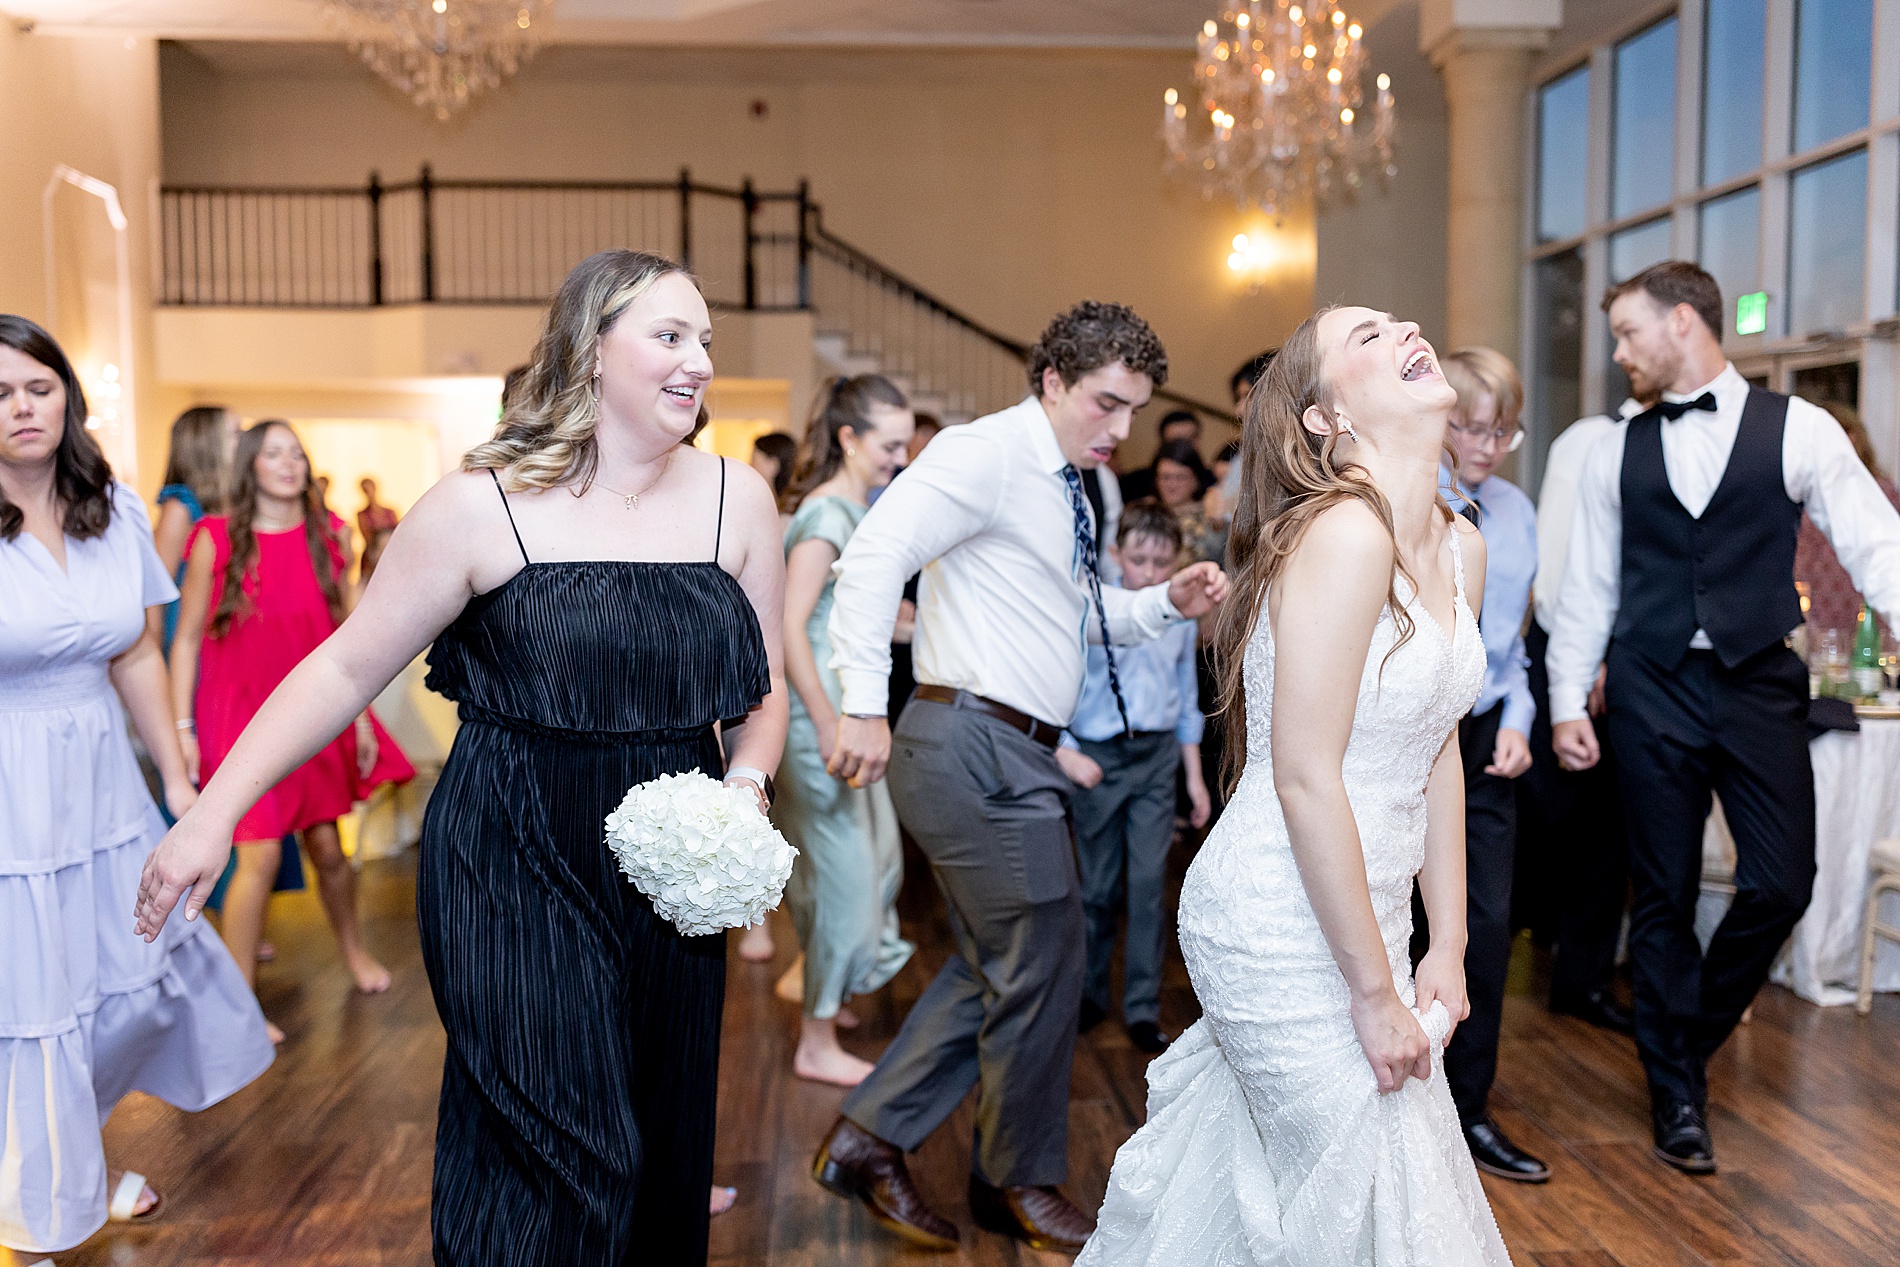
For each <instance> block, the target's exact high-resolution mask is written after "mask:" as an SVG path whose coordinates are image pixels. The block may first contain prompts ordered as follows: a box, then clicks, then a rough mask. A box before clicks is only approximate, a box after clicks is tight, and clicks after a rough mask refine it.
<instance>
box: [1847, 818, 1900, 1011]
mask: <svg viewBox="0 0 1900 1267" xmlns="http://www.w3.org/2000/svg"><path fill="white" fill-rule="evenodd" d="M1867 865H1868V866H1869V867H1871V868H1872V869H1873V873H1874V879H1873V884H1872V885H1871V886H1870V887H1869V888H1868V890H1867V919H1866V927H1865V931H1863V932H1862V933H1861V943H1860V997H1859V998H1857V999H1855V1000H1854V1010H1855V1011H1856V1012H1859V1013H1860V1014H1861V1015H1862V1016H1865V1015H1867V1013H1868V1011H1869V1010H1870V1009H1871V1008H1872V1007H1873V1005H1874V939H1875V938H1876V937H1885V938H1886V939H1887V940H1888V941H1894V942H1900V928H1896V927H1894V926H1893V925H1892V924H1883V923H1881V922H1880V895H1881V894H1883V893H1900V839H1892V840H1879V841H1875V842H1874V847H1873V851H1872V853H1871V854H1870V855H1869V856H1868V859H1867Z"/></svg>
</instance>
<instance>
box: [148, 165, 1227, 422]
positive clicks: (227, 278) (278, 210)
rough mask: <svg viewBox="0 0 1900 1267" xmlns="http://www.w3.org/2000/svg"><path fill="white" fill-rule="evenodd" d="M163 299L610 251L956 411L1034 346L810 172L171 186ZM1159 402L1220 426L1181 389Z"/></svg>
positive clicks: (470, 297)
mask: <svg viewBox="0 0 1900 1267" xmlns="http://www.w3.org/2000/svg"><path fill="white" fill-rule="evenodd" d="M159 211H160V221H159V239H160V240H159V248H160V249H159V256H160V278H159V302H160V303H161V304H165V305H175V306H186V307H190V306H218V307H231V306H239V307H243V306H250V307H272V308H374V307H380V306H384V305H395V304H416V303H426V304H488V305H516V304H519V305H541V304H545V303H546V302H547V301H548V298H549V296H551V295H552V294H553V293H554V291H555V289H556V288H557V287H558V286H559V285H560V282H561V279H562V278H563V277H565V276H566V274H567V271H568V270H569V269H570V268H572V267H573V266H574V264H575V263H577V262H578V261H580V260H581V259H583V258H585V257H586V256H588V255H590V254H592V253H593V252H595V251H599V250H604V249H606V248H609V247H634V248H637V249H640V250H647V251H653V252H655V253H657V254H663V255H669V256H671V257H672V258H675V259H678V260H680V261H681V262H682V263H684V264H686V265H687V267H689V268H691V269H692V270H693V271H694V273H695V274H696V275H697V276H698V277H699V279H700V281H701V284H702V286H703V288H704V290H705V293H706V298H707V300H708V302H709V303H711V304H712V305H713V306H714V307H715V308H722V309H728V310H740V311H747V312H810V313H812V314H813V319H814V324H815V326H816V335H815V338H814V341H813V348H812V351H813V355H814V357H815V359H816V361H817V363H818V365H820V366H821V367H823V368H824V369H825V370H826V371H827V372H829V373H835V374H864V373H882V374H884V375H886V376H887V377H889V378H891V379H892V380H893V381H895V382H897V383H898V385H899V386H900V387H902V388H903V389H904V391H905V394H906V395H908V396H909V397H910V398H911V400H912V402H913V404H914V405H915V407H916V408H917V409H919V410H921V411H924V412H928V413H934V414H936V415H937V416H938V417H940V418H942V419H943V420H944V421H945V422H947V423H949V422H964V421H968V420H969V419H971V418H974V417H977V416H979V415H981V414H985V413H990V412H993V411H995V410H997V409H1001V408H1004V407H1005V406H1008V405H1012V404H1014V403H1015V402H1017V401H1018V400H1021V399H1022V397H1023V395H1024V393H1025V392H1026V391H1027V390H1028V382H1027V379H1026V376H1025V374H1026V365H1027V360H1028V346H1027V345H1026V344H1024V343H1021V342H1019V341H1017V340H1015V339H1012V338H1010V337H1009V336H1007V335H1004V334H1001V333H999V332H997V331H995V330H992V329H990V328H989V327H988V326H986V325H984V324H983V323H981V322H979V321H977V320H976V319H974V318H972V317H970V316H968V315H966V314H965V313H963V312H961V311H959V310H957V309H956V308H954V307H952V306H950V305H949V304H947V303H945V302H944V301H942V300H941V299H939V298H937V297H936V296H935V295H932V294H931V293H930V292H928V291H926V290H925V289H924V288H923V287H921V286H918V285H917V284H915V283H914V282H912V281H910V280H909V279H907V278H905V277H904V276H903V275H902V274H901V273H899V272H897V270H895V269H893V268H891V267H889V266H888V265H886V264H884V263H882V262H881V261H879V260H877V259H874V258H873V257H871V256H870V255H868V254H866V253H865V252H864V251H862V250H859V249H858V248H857V247H855V246H853V245H852V244H851V243H849V242H847V241H845V240H844V239H843V238H841V237H839V236H838V235H837V234H835V233H833V232H831V231H830V230H829V229H827V228H826V227H825V224H824V210H823V208H822V207H821V206H820V205H819V204H818V203H816V202H814V201H812V199H811V196H810V191H809V189H808V188H807V186H806V185H805V184H804V183H803V182H801V183H800V184H799V186H798V188H797V189H795V190H792V191H789V192H787V191H780V192H771V191H761V190H758V189H755V188H754V187H753V185H752V183H751V181H749V180H748V181H745V182H742V183H741V184H740V186H739V187H738V188H729V187H724V186H718V185H709V184H703V183H700V182H696V181H695V180H694V179H693V177H692V174H691V172H689V171H684V170H683V171H681V172H680V174H679V177H678V179H676V180H672V181H453V180H437V179H436V178H435V177H434V175H433V174H432V172H431V170H430V168H429V167H427V166H424V167H423V168H422V169H421V171H420V172H419V173H418V175H417V178H416V179H415V180H413V181H405V182H399V183H393V184H388V185H385V184H383V183H382V182H381V180H380V179H379V178H378V177H377V175H376V174H375V173H371V175H370V178H369V181H368V182H367V184H365V185H363V186H362V187H360V188H326V189H317V188H264V187H204V186H197V187H185V186H167V187H165V188H163V189H162V190H161V191H160V194H159ZM1155 396H1156V398H1157V399H1158V400H1162V401H1166V402H1167V403H1169V404H1171V405H1174V406H1176V407H1180V408H1186V409H1191V410H1193V411H1195V412H1196V413H1200V414H1203V415H1205V416H1206V417H1207V418H1208V419H1209V420H1210V421H1227V420H1228V414H1227V411H1226V410H1224V409H1221V408H1218V407H1216V406H1213V405H1209V404H1206V403H1205V402H1202V401H1198V400H1194V399H1192V398H1190V397H1187V396H1184V395H1181V394H1180V393H1178V392H1173V391H1167V390H1162V391H1157V392H1156V393H1155Z"/></svg>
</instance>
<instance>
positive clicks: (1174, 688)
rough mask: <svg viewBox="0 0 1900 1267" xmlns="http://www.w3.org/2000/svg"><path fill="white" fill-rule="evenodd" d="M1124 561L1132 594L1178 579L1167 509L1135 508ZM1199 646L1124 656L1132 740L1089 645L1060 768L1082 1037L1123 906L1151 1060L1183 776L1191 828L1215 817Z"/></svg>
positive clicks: (1137, 1024) (1105, 975) (1136, 1004)
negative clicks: (1079, 945)
mask: <svg viewBox="0 0 1900 1267" xmlns="http://www.w3.org/2000/svg"><path fill="white" fill-rule="evenodd" d="M1116 553H1117V555H1118V557H1119V560H1120V563H1121V573H1122V580H1123V584H1124V585H1126V587H1127V588H1129V589H1143V588H1146V587H1147V586H1150V585H1157V584H1160V583H1161V582H1163V581H1165V580H1167V579H1168V577H1169V576H1170V575H1172V574H1173V572H1174V571H1175V565H1176V563H1177V561H1178V559H1179V556H1180V553H1181V525H1180V523H1179V521H1178V520H1176V519H1175V517H1174V516H1173V515H1172V514H1170V513H1169V512H1168V511H1167V509H1166V508H1164V507H1163V506H1162V505H1161V503H1160V502H1158V501H1155V500H1154V499H1152V498H1148V499H1144V500H1142V501H1138V502H1135V503H1133V504H1131V505H1129V506H1127V507H1125V508H1124V509H1123V511H1122V518H1121V523H1120V525H1119V528H1118V531H1117V533H1116ZM1197 636H1198V635H1197V633H1196V627H1195V623H1194V622H1193V621H1187V622H1185V623H1183V624H1178V625H1175V626H1173V627H1172V628H1170V629H1169V630H1168V631H1167V632H1165V633H1163V634H1162V635H1161V636H1160V637H1159V638H1156V639H1155V640H1154V641H1152V642H1146V643H1142V644H1140V645H1138V646H1128V647H1117V648H1116V649H1115V664H1116V668H1117V670H1118V671H1119V676H1120V679H1121V688H1122V698H1123V700H1124V702H1125V703H1126V704H1127V707H1128V729H1127V731H1124V730H1123V727H1122V719H1121V715H1120V713H1119V712H1118V711H1117V709H1116V707H1115V697H1114V694H1113V693H1112V692H1111V691H1110V689H1109V682H1108V659H1107V657H1106V656H1105V655H1104V654H1103V652H1102V649H1101V648H1100V647H1099V646H1091V647H1090V648H1089V660H1088V679H1087V681H1086V683H1085V684H1084V685H1083V687H1082V698H1081V701H1080V703H1078V704H1077V706H1076V710H1075V720H1073V721H1072V722H1070V723H1069V729H1068V730H1067V731H1066V732H1065V733H1064V734H1063V736H1062V745H1063V746H1064V747H1066V748H1071V749H1074V750H1076V751H1077V752H1079V753H1080V754H1081V756H1080V758H1076V757H1070V758H1068V759H1067V760H1065V761H1064V762H1063V768H1064V769H1065V770H1067V771H1069V773H1070V777H1071V778H1073V779H1075V781H1076V783H1077V784H1078V787H1077V790H1076V792H1075V794H1074V796H1073V797H1072V798H1071V801H1072V804H1073V806H1074V814H1075V838H1076V856H1077V858H1078V860H1079V862H1080V863H1081V879H1082V905H1083V910H1084V912H1085V913H1086V916H1087V922H1088V976H1087V979H1086V981H1085V983H1084V985H1083V991H1082V1015H1081V1022H1080V1027H1081V1029H1083V1030H1088V1029H1091V1028H1093V1027H1094V1026H1095V1025H1096V1024H1098V1023H1099V1022H1100V1021H1101V1020H1102V1019H1103V1018H1104V1017H1105V1016H1107V1015H1108V1003H1109V997H1108V996H1109V960H1110V958H1111V956H1112V955H1113V953H1114V948H1115V912H1116V909H1117V907H1119V906H1121V905H1122V901H1123V899H1124V897H1125V898H1126V902H1127V910H1128V936H1127V946H1126V950H1125V955H1124V958H1125V963H1124V972H1123V983H1122V1021H1123V1023H1124V1024H1126V1025H1127V1027H1128V1036H1129V1039H1130V1041H1132V1042H1133V1043H1134V1045H1135V1046H1136V1047H1137V1048H1139V1049H1140V1050H1142V1051H1144V1052H1148V1053H1150V1054H1153V1053H1156V1052H1160V1051H1164V1050H1166V1048H1167V1046H1168V1043H1169V1041H1170V1040H1169V1037H1168V1035H1166V1034H1165V1033H1163V1032H1162V1030H1161V1024H1160V1021H1161V958H1162V944H1161V943H1162V934H1163V920H1162V911H1161V905H1162V889H1163V880H1164V874H1165V871H1166V867H1167V859H1168V847H1169V845H1171V844H1172V843H1173V840H1174V809H1175V777H1176V774H1177V773H1181V774H1184V775H1185V777H1186V782H1187V791H1188V800H1189V802H1190V804H1191V806H1192V811H1191V813H1190V816H1189V821H1190V822H1191V823H1193V825H1194V826H1196V827H1201V826H1205V825H1206V823H1207V818H1208V812H1209V801H1208V795H1207V783H1206V780H1205V779H1204V778H1203V777H1202V773H1201V731H1202V728H1203V720H1202V717H1201V710H1200V699H1199V686H1198V682H1197V679H1196V677H1195V671H1194V670H1195V665H1194V649H1195V643H1196V640H1197ZM1124 872H1125V873H1126V881H1125V882H1124Z"/></svg>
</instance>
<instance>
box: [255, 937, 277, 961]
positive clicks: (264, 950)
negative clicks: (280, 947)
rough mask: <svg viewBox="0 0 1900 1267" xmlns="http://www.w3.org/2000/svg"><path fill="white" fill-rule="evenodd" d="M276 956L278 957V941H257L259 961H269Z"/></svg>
mask: <svg viewBox="0 0 1900 1267" xmlns="http://www.w3.org/2000/svg"><path fill="white" fill-rule="evenodd" d="M275 958H277V946H276V943H274V942H268V941H260V942H258V943H257V962H259V963H269V962H270V961H271V960H273V959H275Z"/></svg>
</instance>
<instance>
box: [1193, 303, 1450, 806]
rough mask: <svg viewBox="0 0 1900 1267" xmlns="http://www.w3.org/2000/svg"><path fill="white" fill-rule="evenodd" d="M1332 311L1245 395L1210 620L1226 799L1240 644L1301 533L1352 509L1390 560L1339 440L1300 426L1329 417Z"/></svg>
mask: <svg viewBox="0 0 1900 1267" xmlns="http://www.w3.org/2000/svg"><path fill="white" fill-rule="evenodd" d="M1331 311H1332V309H1330V308H1326V309H1322V310H1321V311H1319V312H1317V313H1314V314H1313V315H1312V316H1310V317H1308V318H1307V319H1306V320H1305V321H1303V322H1301V323H1300V328H1299V329H1297V330H1295V331H1294V332H1293V334H1292V337H1290V338H1289V339H1287V341H1286V344H1285V346H1284V347H1282V348H1281V349H1280V354H1279V355H1278V356H1276V357H1275V358H1274V359H1273V364H1272V365H1270V366H1269V367H1268V368H1267V372H1266V376H1265V377H1264V378H1262V379H1261V380H1260V383H1259V385H1258V386H1256V387H1255V388H1254V391H1253V395H1252V397H1251V398H1249V400H1248V402H1247V417H1246V419H1245V420H1244V421H1243V423H1242V426H1241V436H1240V466H1241V471H1242V477H1241V487H1240V503H1239V505H1238V506H1237V507H1235V510H1234V522H1233V529H1232V531H1231V533H1230V535H1229V537H1228V546H1227V550H1228V555H1227V566H1228V570H1229V572H1230V573H1231V574H1232V577H1233V588H1232V591H1231V592H1230V593H1229V594H1228V597H1227V601H1226V602H1224V603H1222V604H1221V608H1220V613H1219V615H1218V616H1217V617H1216V619H1215V626H1214V637H1213V642H1212V648H1211V649H1212V652H1213V657H1214V668H1215V674H1216V677H1217V679H1218V681H1219V684H1220V704H1219V713H1220V724H1221V728H1222V733H1223V735H1224V737H1225V739H1226V757H1225V760H1224V762H1223V763H1222V776H1223V780H1224V783H1225V785H1226V788H1227V791H1228V792H1229V793H1230V794H1231V793H1232V791H1233V789H1234V785H1235V784H1237V783H1238V782H1239V781H1240V775H1241V771H1243V770H1244V769H1245V768H1246V765H1247V680H1246V672H1245V661H1246V653H1247V644H1248V643H1249V642H1250V641H1251V640H1252V639H1253V635H1254V631H1255V629H1256V628H1257V627H1258V626H1259V624H1260V620H1261V618H1262V615H1263V614H1264V613H1265V611H1266V608H1267V595H1268V593H1269V591H1270V590H1271V589H1272V588H1273V583H1274V581H1276V580H1278V579H1279V577H1280V574H1281V573H1282V572H1284V571H1286V565H1287V561H1288V560H1289V559H1290V558H1292V556H1293V552H1294V551H1295V550H1297V549H1298V548H1299V545H1300V542H1301V540H1303V539H1304V538H1305V536H1306V531H1307V529H1308V528H1310V527H1312V525H1313V521H1314V520H1315V519H1317V518H1318V517H1319V516H1320V514H1321V513H1323V512H1324V511H1326V510H1328V509H1330V508H1331V507H1334V506H1337V505H1340V504H1341V503H1344V502H1349V501H1357V502H1361V503H1363V504H1364V505H1365V506H1366V507H1367V508H1368V509H1370V510H1371V511H1372V513H1373V514H1375V515H1377V516H1378V517H1379V522H1380V523H1382V524H1384V525H1385V530H1386V532H1387V533H1389V534H1391V535H1392V552H1393V557H1394V558H1398V545H1399V543H1398V535H1397V534H1396V533H1395V532H1394V531H1393V525H1392V505H1391V503H1390V502H1388V501H1387V500H1386V497H1385V494H1384V493H1382V492H1380V491H1379V486H1378V485H1377V484H1375V483H1373V482H1372V477H1371V476H1370V475H1368V474H1367V473H1366V472H1365V470H1364V469H1363V468H1361V467H1358V466H1354V465H1352V464H1351V463H1349V462H1348V461H1346V460H1344V458H1343V455H1341V454H1340V453H1339V452H1338V449H1339V446H1340V444H1342V443H1346V444H1350V443H1352V442H1351V441H1350V440H1346V439H1344V437H1343V436H1341V435H1338V434H1333V435H1325V436H1318V435H1314V434H1313V433H1312V432H1311V431H1308V430H1307V429H1306V427H1305V425H1304V424H1303V423H1302V422H1301V419H1302V417H1304V415H1305V413H1306V411H1307V410H1308V409H1309V408H1314V407H1317V408H1318V409H1319V411H1320V413H1321V414H1322V415H1324V416H1325V417H1327V418H1328V419H1331V418H1332V417H1333V409H1334V403H1333V398H1332V392H1331V389H1330V387H1329V385H1328V384H1327V383H1326V381H1325V378H1324V376H1323V375H1322V373H1321V355H1320V345H1319V319H1320V318H1321V317H1323V316H1325V315H1326V314H1327V313H1328V312H1331ZM1439 512H1440V513H1441V514H1443V515H1444V516H1445V517H1446V520H1447V522H1449V521H1450V517H1451V511H1450V509H1449V508H1448V507H1446V506H1445V505H1444V503H1443V500H1442V499H1440V502H1439ZM1400 576H1403V577H1405V580H1406V583H1407V584H1410V585H1412V588H1413V589H1414V591H1416V589H1417V586H1416V584H1414V583H1413V577H1412V575H1411V573H1410V572H1408V571H1407V570H1406V567H1405V564H1404V563H1403V562H1402V561H1401V562H1399V563H1398V565H1397V567H1396V568H1395V569H1394V572H1393V580H1392V582H1391V583H1390V584H1389V585H1388V587H1387V590H1386V603H1387V605H1388V606H1389V607H1390V609H1391V611H1392V621H1393V624H1394V625H1395V626H1396V627H1397V629H1398V634H1399V636H1398V638H1397V639H1396V640H1395V641H1394V642H1393V644H1392V650H1391V651H1388V652H1387V653H1386V656H1387V657H1388V658H1390V656H1391V654H1392V652H1393V651H1397V650H1398V649H1399V648H1400V647H1402V646H1404V645H1405V643H1406V642H1408V641H1410V639H1411V637H1412V635H1413V633H1414V632H1416V630H1415V627H1414V623H1413V621H1412V617H1411V614H1410V613H1409V612H1407V611H1406V609H1405V606H1404V605H1403V604H1402V603H1400V602H1399V596H1398V580H1397V578H1398V577H1400Z"/></svg>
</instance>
